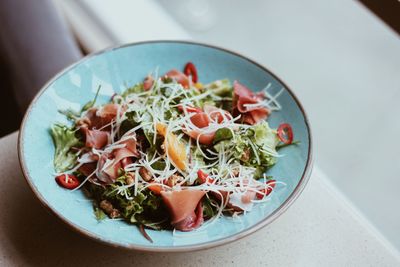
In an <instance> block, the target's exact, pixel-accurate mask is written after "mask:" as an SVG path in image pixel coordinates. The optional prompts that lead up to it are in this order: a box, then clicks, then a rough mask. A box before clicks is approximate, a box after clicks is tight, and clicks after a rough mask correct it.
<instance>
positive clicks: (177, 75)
mask: <svg viewBox="0 0 400 267" xmlns="http://www.w3.org/2000/svg"><path fill="white" fill-rule="evenodd" d="M165 76H167V77H168V78H171V79H173V80H175V81H176V82H178V83H180V84H181V85H182V86H183V87H184V88H189V77H188V76H186V75H185V74H184V73H182V72H180V71H179V70H176V69H172V70H170V71H168V72H167V73H166V74H165Z"/></svg>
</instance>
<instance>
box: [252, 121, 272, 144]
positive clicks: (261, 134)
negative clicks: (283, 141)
mask: <svg viewBox="0 0 400 267" xmlns="http://www.w3.org/2000/svg"><path fill="white" fill-rule="evenodd" d="M251 129H252V130H253V131H254V141H255V143H256V144H257V145H259V146H267V147H269V148H272V149H275V147H276V145H277V144H278V143H279V139H278V136H277V135H276V131H275V130H273V129H271V128H270V127H269V125H268V123H267V122H266V121H264V122H262V123H260V124H256V125H254V126H253V127H251Z"/></svg>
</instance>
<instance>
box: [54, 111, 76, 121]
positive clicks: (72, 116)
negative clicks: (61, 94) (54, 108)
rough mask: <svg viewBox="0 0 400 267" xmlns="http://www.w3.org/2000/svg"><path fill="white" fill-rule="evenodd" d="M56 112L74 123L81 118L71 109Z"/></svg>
mask: <svg viewBox="0 0 400 267" xmlns="http://www.w3.org/2000/svg"><path fill="white" fill-rule="evenodd" d="M58 112H60V113H61V114H63V115H65V116H66V117H67V119H68V120H70V121H76V120H77V119H78V118H79V117H80V116H81V114H80V113H79V112H76V111H75V110H72V109H65V110H59V111H58Z"/></svg>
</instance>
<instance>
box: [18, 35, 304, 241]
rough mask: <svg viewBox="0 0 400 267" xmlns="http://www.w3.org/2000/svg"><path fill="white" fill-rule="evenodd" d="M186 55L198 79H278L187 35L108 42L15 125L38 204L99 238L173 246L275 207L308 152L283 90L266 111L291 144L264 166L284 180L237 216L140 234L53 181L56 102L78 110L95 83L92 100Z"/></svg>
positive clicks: (235, 227) (220, 234)
mask: <svg viewBox="0 0 400 267" xmlns="http://www.w3.org/2000/svg"><path fill="white" fill-rule="evenodd" d="M188 61H192V62H193V63H194V64H195V65H196V66H197V69H198V73H199V79H200V81H201V82H203V83H208V82H211V81H213V80H216V79H222V78H228V79H230V80H231V81H233V80H239V81H240V82H241V83H243V84H245V85H246V86H248V87H249V88H251V89H252V90H254V91H257V90H260V89H262V88H264V87H265V86H266V85H267V84H268V83H271V88H270V92H271V93H272V94H275V93H277V92H278V91H279V90H280V89H281V88H284V85H283V84H281V83H280V82H279V81H277V80H276V79H275V78H274V77H273V76H272V75H271V74H269V73H268V72H267V71H266V70H264V69H263V68H261V67H259V66H257V65H255V64H253V63H251V62H250V61H248V60H247V59H244V58H242V57H239V56H237V55H234V54H231V53H229V52H226V51H223V50H219V49H216V48H212V47H207V46H202V45H196V44H190V43H173V42H160V43H143V44H136V45H131V46H125V47H122V48H118V49H114V50H109V51H106V52H104V53H101V54H98V55H95V56H92V57H89V58H88V59H86V60H84V61H82V62H81V63H79V64H77V65H75V66H73V67H71V68H69V69H68V70H67V71H65V72H64V73H62V74H61V75H60V76H58V78H56V79H55V80H54V81H53V82H52V83H50V84H49V85H48V87H47V88H46V89H45V90H44V91H43V93H42V94H41V95H40V96H39V97H38V98H37V100H36V102H35V103H34V104H33V106H32V108H31V109H30V112H29V113H28V115H27V117H26V120H25V124H24V128H23V130H22V133H21V134H22V138H21V144H20V145H21V149H22V153H21V155H22V159H21V160H22V161H23V162H24V165H25V170H26V173H27V176H28V177H27V179H29V180H30V183H31V185H32V187H33V189H34V191H36V193H37V194H38V195H39V197H40V198H41V199H42V201H44V202H45V204H46V205H48V206H49V207H50V208H51V209H52V210H53V211H54V212H55V213H56V214H57V215H58V216H60V217H62V218H63V219H64V220H65V221H67V222H68V223H70V224H72V225H73V226H75V227H77V228H78V229H80V230H82V231H84V232H87V233H89V234H90V235H91V236H96V237H98V238H99V239H101V240H103V241H106V242H112V243H114V244H116V245H122V246H136V247H137V248H138V247H142V248H144V247H148V248H150V247H171V246H173V247H176V246H188V245H189V246H190V245H197V244H203V243H208V242H212V241H216V240H219V239H224V238H227V237H232V236H233V235H235V234H237V233H239V232H241V231H243V230H246V229H248V228H250V227H252V226H254V225H255V224H258V223H259V222H260V221H263V220H265V219H266V217H268V216H269V215H270V214H271V213H273V212H274V211H276V210H277V209H278V208H279V207H280V206H281V205H282V204H283V202H285V201H286V200H287V199H288V198H289V196H290V195H291V194H292V193H293V191H294V189H295V188H296V186H297V185H298V184H299V182H300V179H301V178H302V175H303V173H304V171H305V168H306V165H307V162H308V157H309V132H308V128H307V125H306V122H305V118H304V114H303V113H302V111H301V109H300V107H299V106H298V105H297V103H296V101H295V100H294V98H293V97H292V96H291V94H290V93H289V92H288V91H287V90H285V91H284V92H283V94H282V95H281V96H280V97H279V98H278V100H279V102H280V103H281V105H282V107H283V109H282V110H281V111H279V112H274V113H272V115H271V117H270V118H269V119H268V122H269V123H270V125H271V126H272V127H274V128H276V127H277V126H278V125H279V124H280V123H282V122H288V123H290V124H291V125H292V127H293V130H294V134H295V140H299V141H300V142H301V144H300V145H299V146H291V147H288V148H284V149H282V150H281V154H284V157H282V158H280V159H279V160H278V163H277V164H276V165H275V166H274V167H273V168H272V169H271V170H270V171H269V172H268V175H273V176H274V178H275V179H277V180H279V181H281V182H283V183H285V184H286V186H283V185H280V186H277V190H275V192H274V193H273V194H272V195H271V200H270V201H269V202H267V203H264V204H257V205H256V206H255V208H254V209H253V210H252V211H251V212H249V213H247V214H246V215H245V216H240V217H239V218H237V219H232V218H220V219H218V220H217V221H215V222H214V223H213V224H212V225H207V223H206V224H205V225H204V226H202V227H201V228H200V229H199V230H196V231H193V232H189V233H182V232H176V233H173V232H170V231H152V230H148V233H149V235H150V236H151V237H152V239H153V240H154V243H150V242H148V241H147V240H146V239H145V238H143V237H142V235H141V234H140V233H139V231H138V230H137V228H136V226H133V225H128V224H126V223H125V222H123V221H112V220H109V219H107V220H103V221H101V222H98V221H97V220H96V218H95V216H94V213H93V207H92V203H91V201H90V200H89V199H87V198H86V197H85V196H84V195H83V193H82V192H81V191H80V190H78V191H74V192H71V191H68V190H65V189H63V188H61V187H59V186H58V185H57V184H56V183H55V182H54V176H53V174H54V168H53V154H54V148H53V143H52V140H51V137H50V134H49V128H50V126H51V125H52V124H53V123H55V122H66V119H65V117H64V116H63V115H61V114H60V113H58V110H60V109H67V108H72V109H76V110H78V109H79V108H81V106H82V105H83V104H85V103H86V102H87V101H89V100H92V99H93V97H94V94H95V92H96V90H97V87H98V86H99V85H101V86H102V89H101V92H100V97H99V100H98V103H105V102H108V101H109V100H110V96H111V95H112V94H113V93H114V92H117V93H119V92H122V91H123V90H124V89H126V88H127V87H129V86H131V85H134V84H135V83H137V82H140V81H142V80H143V78H144V77H145V76H146V75H147V74H148V73H149V72H150V71H154V70H158V73H159V74H164V73H165V72H166V71H168V70H170V69H172V68H177V69H182V68H183V66H184V64H185V63H186V62H188Z"/></svg>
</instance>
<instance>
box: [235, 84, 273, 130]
mask: <svg viewBox="0 0 400 267" xmlns="http://www.w3.org/2000/svg"><path fill="white" fill-rule="evenodd" d="M233 92H234V103H233V106H234V111H237V112H238V113H240V114H241V115H242V118H243V122H245V123H248V124H251V125H252V124H255V123H257V122H259V121H261V120H264V119H266V118H267V117H268V115H269V113H270V111H269V109H267V108H266V107H263V106H259V105H253V104H258V103H260V102H261V101H262V100H263V96H262V95H260V94H254V93H253V92H252V91H251V90H250V89H248V88H247V87H246V86H244V85H242V84H240V83H239V82H238V81H234V83H233ZM248 105H250V106H248ZM251 105H253V106H251Z"/></svg>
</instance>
